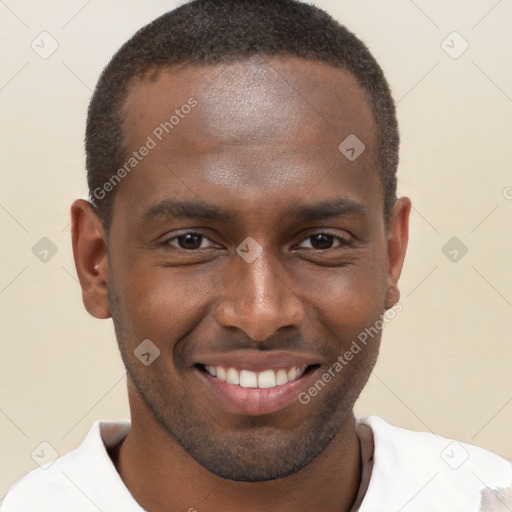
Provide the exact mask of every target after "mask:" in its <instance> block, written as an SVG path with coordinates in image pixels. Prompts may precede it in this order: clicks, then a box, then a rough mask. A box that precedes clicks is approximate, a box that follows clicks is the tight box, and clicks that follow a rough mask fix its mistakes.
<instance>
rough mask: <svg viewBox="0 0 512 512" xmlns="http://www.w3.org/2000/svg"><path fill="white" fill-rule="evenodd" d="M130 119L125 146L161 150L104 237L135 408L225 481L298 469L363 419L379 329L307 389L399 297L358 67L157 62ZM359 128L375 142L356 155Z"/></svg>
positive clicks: (123, 192) (146, 160) (119, 203)
mask: <svg viewBox="0 0 512 512" xmlns="http://www.w3.org/2000/svg"><path fill="white" fill-rule="evenodd" d="M191 99H192V100H191ZM195 102H197V104H196V103H195ZM187 104H188V105H189V106H190V108H188V107H183V106H184V105H187ZM176 110H178V112H176ZM124 115H125V124H124V133H125V147H126V148H127V152H126V154H127V157H129V156H130V155H131V154H132V152H133V151H139V148H140V147H141V146H143V145H146V146H147V147H149V146H154V147H151V148H150V150H149V151H148V154H147V155H146V156H145V157H143V158H140V161H138V163H137V164H136V166H134V167H133V169H132V170H131V171H130V173H129V175H128V176H127V177H126V178H124V180H123V181H122V182H121V183H120V184H119V185H118V186H117V187H116V191H115V200H114V205H113V222H112V225H111V230H110V238H109V275H108V288H109V301H110V311H111V314H112V317H113V319H114V323H115V328H116V334H117V337H118V341H119V345H120V349H121V353H122V356H123V359H124V362H125V365H126V367H127V369H128V375H129V378H130V379H131V381H133V384H134V389H135V390H136V391H135V393H137V394H139V395H140V396H141V397H142V398H143V400H142V401H139V402H140V404H142V405H138V406H136V410H135V411H133V410H132V415H133V421H140V422H143V421H144V415H148V414H153V415H154V417H155V418H156V419H157V420H158V422H159V424H160V425H161V426H162V427H163V428H164V429H165V430H166V431H167V432H168V433H169V435H170V436H172V438H174V439H175V440H176V441H177V442H178V443H179V444H180V445H181V446H183V448H184V449H185V450H186V451H187V452H188V453H189V454H190V455H191V456H193V457H194V458H195V459H196V460H197V461H198V462H199V463H200V464H201V465H203V466H204V467H205V468H207V469H208V470H210V471H211V472H213V473H215V474H217V475H219V476H222V477H224V478H230V479H233V480H245V481H260V480H268V479H271V478H277V477H282V476H285V475H288V474H291V473H293V472H295V471H297V470H299V469H300V468H302V467H304V466H305V465H306V464H308V463H309V462H310V461H311V460H313V459H314V458H315V456H317V455H318V454H319V453H320V452H321V451H322V450H323V448H325V447H326V446H327V444H328V443H329V441H330V440H331V439H332V438H333V437H334V436H335V435H336V433H337V432H338V431H339V429H340V428H341V427H342V426H343V425H345V424H346V423H347V422H348V421H349V420H350V419H351V417H352V416H351V415H352V406H353V404H354V402H355V400H356V398H357V396H358V395H359V393H360V391H361V390H362V388H363V387H364V385H365V383H366V381H367V379H368V377H369V375H370V372H371V370H372V367H373V365H374V363H375V360H376V357H377V353H378V347H379V343H380V336H379V335H378V336H375V337H374V338H373V339H372V340H371V341H369V342H368V344H367V345H366V346H363V347H362V350H361V351H360V352H359V353H358V354H357V355H355V356H354V358H353V360H352V361H351V362H350V363H349V364H347V365H346V366H344V367H343V369H342V370H341V371H339V372H337V373H336V376H335V377H334V378H332V380H331V381H330V382H329V383H328V384H326V385H325V387H324V388H323V389H322V390H321V391H319V392H318V394H317V395H316V396H315V397H313V398H312V399H311V401H310V402H309V403H308V404H307V405H304V404H302V403H301V402H300V401H299V400H298V399H297V398H298V396H299V394H300V393H301V392H305V391H307V390H308V389H309V388H310V387H311V386H312V385H313V384H314V383H315V382H316V381H317V380H318V379H321V378H322V375H323V374H324V373H325V372H326V371H327V370H328V369H329V368H331V367H332V365H333V364H334V363H335V361H336V360H337V357H338V356H340V355H342V354H344V353H345V351H346V350H348V349H349V348H350V346H351V344H352V342H353V341H354V340H355V339H356V338H357V336H358V335H359V334H360V333H361V332H362V331H364V330H365V328H367V327H370V326H373V325H374V324H375V322H376V321H377V320H379V318H380V315H381V314H382V313H383V312H384V311H385V308H386V305H387V307H389V304H386V301H387V291H388V287H389V284H390V283H389V272H388V270H389V269H388V255H387V236H386V231H385V225H384V219H383V204H384V197H383V190H382V185H381V182H380V179H379V174H378V169H377V157H376V155H377V146H376V144H377V142H376V137H377V136H376V127H375V125H374V121H373V118H372V113H371V109H370V107H369V105H368V103H367V102H366V101H365V99H364V94H363V93H362V91H361V89H360V88H359V87H358V85H357V83H356V80H355V78H354V77H353V76H352V75H351V74H349V73H348V72H347V71H344V70H338V69H334V68H331V67H329V66H326V65H322V64H316V63H311V62H305V61H301V60H298V59H292V58H287V59H270V60H267V61H262V60H260V61H257V60H251V61H247V62H241V63H236V64H232V65H228V66H213V67H208V68H206V67H187V68H182V69H180V70H176V69H175V70H162V71H161V72H159V73H158V74H155V75H153V77H152V78H151V79H150V78H146V79H143V80H142V79H140V80H138V81H136V82H135V83H134V84H133V85H132V87H131V89H130V92H129V95H128V97H127V101H126V104H125V108H124ZM172 115H175V118H174V119H173V120H172V128H170V127H169V125H168V126H167V130H165V129H163V128H162V127H161V126H160V124H161V123H165V122H168V121H169V119H170V117H171V116H172ZM177 118H179V121H177ZM159 127H160V129H158V128H159ZM167 131H168V133H167ZM350 134H354V135H356V136H357V137H358V138H359V139H360V140H361V141H362V142H363V143H364V145H365V150H364V151H363V153H362V154H361V155H360V156H359V157H358V158H356V159H355V160H353V161H351V160H350V159H348V158H347V157H346V156H345V155H344V154H342V152H340V150H339V149H338V146H339V145H340V143H341V142H342V141H343V140H344V139H346V137H348V136H349V135H350ZM148 136H149V137H150V138H151V141H152V142H149V139H148ZM160 139H161V140H160ZM356 151H357V148H356ZM348 154H349V155H350V152H349V153H348ZM139 156H140V152H139ZM185 203H186V204H185ZM191 203H194V204H195V203H199V206H200V207H198V206H192V205H191ZM205 205H207V206H206V207H204V206H205ZM248 238H249V241H247V239H248ZM237 249H238V250H237ZM148 339H149V340H151V343H152V344H154V345H155V346H156V347H158V349H159V350H160V355H159V357H157V358H156V359H155V360H154V361H153V362H152V363H151V364H149V365H146V364H144V363H143V362H141V360H140V359H139V358H137V357H136V355H135V354H134V351H135V350H136V349H137V347H138V346H139V345H140V344H141V342H143V340H148ZM146 344H147V342H146ZM143 346H144V347H146V348H147V347H148V346H149V347H152V345H143ZM152 350H153V349H152V348H150V349H149V353H150V355H149V356H148V355H146V356H144V357H142V358H141V359H142V360H143V361H145V360H147V359H151V358H152V354H153V352H152ZM146 352H148V350H146ZM139 355H140V354H139ZM146 362H147V361H146ZM229 368H233V369H234V370H236V371H234V370H230V371H228V369H229ZM294 368H295V369H294ZM304 369H305V371H304ZM207 370H210V373H209V372H208V371H207ZM242 370H244V371H242ZM303 371H304V373H302V372H303ZM224 372H226V373H227V377H226V376H224V375H223V374H224ZM211 373H213V374H217V376H213V375H211ZM261 374H263V375H261ZM240 375H241V376H240ZM226 378H228V379H229V380H231V379H234V382H236V380H237V378H241V380H242V384H243V385H238V384H236V383H228V382H224V380H225V379H226ZM223 379H224V380H223ZM258 379H259V380H258ZM276 379H277V383H276ZM290 379H291V380H290ZM289 380H290V381H289ZM256 383H259V385H260V386H261V387H258V388H255V387H245V386H247V385H248V386H255V385H256ZM266 386H268V387H266ZM132 392H133V391H132Z"/></svg>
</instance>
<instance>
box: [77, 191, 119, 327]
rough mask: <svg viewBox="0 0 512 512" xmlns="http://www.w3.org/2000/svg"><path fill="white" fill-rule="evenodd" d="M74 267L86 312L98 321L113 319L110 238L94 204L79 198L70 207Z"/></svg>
mask: <svg viewBox="0 0 512 512" xmlns="http://www.w3.org/2000/svg"><path fill="white" fill-rule="evenodd" d="M71 225H72V244H73V257H74V259H75V267H76V271H77V274H78V279H79V281H80V286H81V287H82V300H83V302H84V306H85V309H86V310H87V311H88V312H89V313H90V314H91V315H92V316H94V317H96V318H101V319H103V318H110V308H109V304H108V251H107V249H108V245H107V236H106V233H105V230H104V228H103V225H102V223H101V220H100V218H99V217H98V215H97V213H96V211H95V209H94V207H93V205H91V204H90V203H89V202H87V201H85V200H84V199H78V200H76V201H74V202H73V204H72V205H71Z"/></svg>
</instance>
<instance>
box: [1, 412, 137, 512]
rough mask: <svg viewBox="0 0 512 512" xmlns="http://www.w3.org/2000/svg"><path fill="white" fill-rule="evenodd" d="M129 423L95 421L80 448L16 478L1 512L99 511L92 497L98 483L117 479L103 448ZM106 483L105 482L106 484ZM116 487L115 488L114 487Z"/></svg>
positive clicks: (123, 432)
mask: <svg viewBox="0 0 512 512" xmlns="http://www.w3.org/2000/svg"><path fill="white" fill-rule="evenodd" d="M129 425H130V424H129V422H127V421H118V422H96V423H94V425H93V426H92V428H91V429H90V431H89V433H88V434H87V437H86V438H85V439H84V441H83V442H82V443H81V444H80V446H79V447H78V448H77V449H75V450H73V451H71V452H69V453H67V454H65V455H63V456H61V457H59V458H57V459H55V460H54V461H53V462H51V463H49V464H47V465H46V466H43V467H39V468H37V469H34V470H32V471H30V472H29V473H27V474H26V475H25V476H23V477H22V478H21V479H19V480H18V481H17V482H16V483H15V484H14V485H13V486H12V487H11V488H10V489H9V492H8V493H7V495H6V496H5V498H4V501H3V503H2V506H1V509H0V510H1V512H28V511H36V510H37V511H38V512H45V511H48V512H49V511H52V512H61V511H62V512H64V511H67V512H69V510H70V508H69V507H70V505H73V510H76V511H79V512H82V511H83V512H89V511H93V510H94V511H95V512H97V510H98V504H97V503H95V502H94V499H93V495H94V493H96V492H97V484H98V483H102V485H105V484H106V483H107V482H108V483H109V484H110V481H112V480H114V484H116V483H117V482H115V479H116V478H118V476H117V472H116V471H115V467H114V466H113V464H112V463H111V462H110V459H109V457H108V453H107V451H106V445H107V446H108V442H109V441H110V442H112V441H113V440H115V439H116V437H117V438H122V437H123V435H126V433H127V431H128V430H129ZM105 480H106V481H105ZM114 487H115V485H114Z"/></svg>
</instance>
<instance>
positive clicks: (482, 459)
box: [358, 416, 512, 512]
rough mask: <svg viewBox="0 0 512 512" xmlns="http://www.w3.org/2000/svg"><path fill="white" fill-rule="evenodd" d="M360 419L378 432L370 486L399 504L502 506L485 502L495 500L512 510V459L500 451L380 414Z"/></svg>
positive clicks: (421, 506) (467, 507) (449, 507)
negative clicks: (413, 427)
mask: <svg viewBox="0 0 512 512" xmlns="http://www.w3.org/2000/svg"><path fill="white" fill-rule="evenodd" d="M358 423H361V424H364V425H367V426H369V427H370V428H371V430H372V433H373V437H374V444H375V451H374V467H373V473H372V477H371V480H370V487H369V489H368V491H369V492H370V491H373V492H374V494H375V496H377V495H380V496H381V498H382V497H384V496H385V498H386V500H387V502H389V503H394V504H396V506H398V507H399V508H400V504H401V505H402V506H405V504H406V503H409V505H408V508H407V510H411V511H412V510H428V509H429V507H431V508H430V509H431V510H436V511H441V510H447V511H448V510H449V511H457V510H461V511H464V512H468V511H470V510H475V512H478V511H484V510H489V511H491V510H502V509H501V508H491V507H492V505H490V506H487V505H486V502H487V503H492V502H493V500H495V499H501V500H502V501H503V503H506V504H507V505H503V506H504V507H505V508H503V510H509V509H510V508H509V506H510V505H512V497H511V494H512V492H511V489H512V488H511V486H512V464H511V463H510V462H509V461H507V460H505V459H504V458H502V457H500V456H499V455H496V454H495V453H492V452H490V451H488V450H485V449H483V448H480V447H478V446H473V445H470V444H467V443H463V442H459V441H456V440H453V439H447V438H444V437H441V436H438V435H435V434H433V433H427V432H414V431H410V430H406V429H403V428H399V427H395V426H393V425H390V424H388V423H386V422H385V421H384V420H383V419H381V418H379V417H377V416H370V417H367V418H359V419H358ZM372 484H373V487H374V488H373V489H372V488H371V486H372ZM394 506H395V505H394ZM415 506H416V507H418V508H415ZM482 506H487V508H481V507H482ZM361 510H362V511H363V510H365V511H366V510H372V509H371V508H362V509H361ZM376 510H377V509H376Z"/></svg>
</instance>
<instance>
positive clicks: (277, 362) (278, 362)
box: [197, 350, 320, 372]
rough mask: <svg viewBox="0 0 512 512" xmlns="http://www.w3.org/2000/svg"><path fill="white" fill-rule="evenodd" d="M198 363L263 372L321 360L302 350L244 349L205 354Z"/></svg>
mask: <svg viewBox="0 0 512 512" xmlns="http://www.w3.org/2000/svg"><path fill="white" fill-rule="evenodd" d="M197 364H200V365H204V366H222V367H224V368H237V369H240V370H249V371H253V372H262V371H264V370H277V369H279V368H291V367H293V366H312V365H318V364H320V361H319V360H318V357H315V356H313V355H311V354H307V353H301V352H284V351H277V350H274V351H273V350H269V351H265V352H262V351H257V350H244V351H238V352H229V353H226V354H210V355H205V356H204V357H201V358H199V359H198V361H197Z"/></svg>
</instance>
